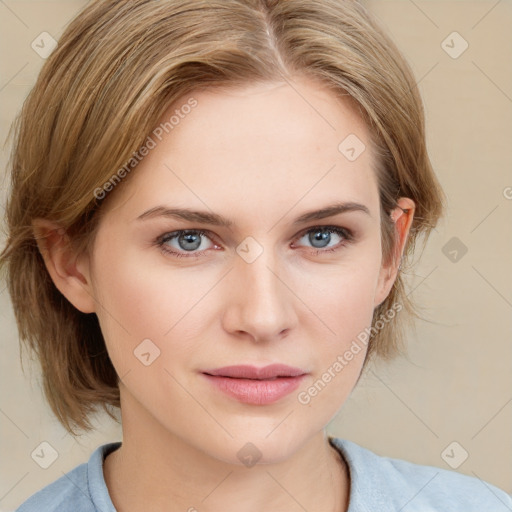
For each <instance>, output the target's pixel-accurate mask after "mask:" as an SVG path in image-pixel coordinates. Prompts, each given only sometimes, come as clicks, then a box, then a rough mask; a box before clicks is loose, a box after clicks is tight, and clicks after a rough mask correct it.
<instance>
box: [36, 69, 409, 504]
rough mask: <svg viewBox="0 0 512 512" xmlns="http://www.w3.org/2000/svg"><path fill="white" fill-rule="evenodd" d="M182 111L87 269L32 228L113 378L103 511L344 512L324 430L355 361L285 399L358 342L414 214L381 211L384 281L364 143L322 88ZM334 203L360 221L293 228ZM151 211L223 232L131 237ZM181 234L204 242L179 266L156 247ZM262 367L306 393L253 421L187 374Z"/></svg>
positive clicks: (342, 487)
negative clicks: (353, 149) (343, 145)
mask: <svg viewBox="0 0 512 512" xmlns="http://www.w3.org/2000/svg"><path fill="white" fill-rule="evenodd" d="M297 91H300V94H298V92H297ZM190 96H192V97H194V98H195V99H197V101H198V106H197V107H196V108H195V109H194V111H193V112H192V113H191V114H190V115H189V116H187V117H185V118H184V119H183V120H181V122H180V124H179V125H177V126H175V127H174V129H173V130H172V132H170V133H169V134H168V135H167V136H166V137H165V138H164V139H163V140H162V141H161V142H159V143H158V145H157V147H156V148H154V149H153V150H151V151H150V153H149V154H148V155H147V156H146V157H145V159H144V160H143V161H142V162H141V163H140V164H139V166H138V167H137V168H136V169H135V171H133V174H132V175H131V176H130V178H129V180H127V182H126V183H123V186H121V187H119V190H115V191H114V192H112V193H111V194H112V195H111V196H109V197H108V201H107V203H106V204H105V208H106V210H105V216H104V217H103V218H102V221H101V224H100V228H99V231H98V235H97V238H96V240H95V243H94V246H93V250H92V251H90V252H89V253H86V254H85V253H84V254H79V255H76V254H73V252H72V251H71V250H70V249H68V246H67V245H66V244H65V241H64V239H62V238H61V237H60V236H59V234H58V232H55V231H54V232H52V231H51V230H52V229H54V228H55V225H52V224H51V223H49V222H47V221H43V220H37V221H35V222H34V226H35V227H36V231H37V232H38V233H40V234H42V235H45V236H47V237H48V245H47V246H46V247H44V249H43V251H42V252H43V254H44V258H45V262H46V265H47V267H48V270H49V272H50V275H51V276H52V279H53V280H54V282H55V284H56V286H57V287H58V289H59V290H60V291H61V292H62V293H63V294H64V295H65V296H66V297H67V298H68V299H69V301H70V302H71V303H72V304H73V305H74V306H75V307H77V308H78V309H79V310H80V311H83V312H84V313H95V314H96V315H97V316H98V319H99V322H100V325H101V329H102V332H103V334H104V337H105V342H106V345H107V350H108V353H109V356H110V358H111V360H112V363H113V364H114V367H115V369H116V371H117V374H118V375H119V376H120V383H119V385H120V393H121V413H122V427H123V444H122V447H121V448H119V449H118V450H117V451H115V452H113V453H112V454H111V455H109V456H108V457H107V458H106V460H105V464H104V474H105V479H106V483H107V487H108V490H109V493H110V495H111V497H112V501H113V503H114V505H115V507H116V508H117V510H119V511H120V512H132V511H137V510H152V511H164V510H165V511H166V512H175V511H176V512H177V511H187V510H197V511H199V512H207V511H218V510H223V511H225V512H230V511H235V510H236V511H239V510H242V509H243V510H244V511H246V512H256V511H261V510H267V511H282V510H287V511H289V512H294V511H297V512H298V511H303V510H310V511H312V510H315V511H319V512H333V511H336V512H340V511H346V510H347V508H348V497H349V491H350V479H349V475H348V471H347V467H346V464H345V462H344V461H343V460H342V459H340V457H339V456H338V454H337V452H335V450H334V449H333V448H332V447H330V446H329V444H328V442H327V439H326V434H325V430H324V428H325V426H326V425H327V424H328V422H329V421H330V420H331V419H332V418H333V417H334V415H335V414H336V413H337V412H338V410H339V409H340V407H341V406H342V405H343V403H344V402H345V401H346V400H347V398H348V396H349V395H350V393H351V391H352V390H353V388H354V386H355V384H356V382H357V379H358V377H359V376H360V373H361V369H362V366H363V361H364V356H365V350H361V351H360V352H359V353H358V354H356V355H355V356H354V358H353V359H352V360H351V361H350V364H348V365H347V366H346V367H344V368H343V371H342V372H340V374H339V375H337V377H336V378H335V379H333V381H332V382H331V383H330V384H328V385H327V386H326V387H325V389H323V390H322V391H321V392H320V393H319V394H318V395H317V396H316V397H314V399H313V400H311V402H310V403H309V404H307V405H306V404H302V403H300V402H299V401H298V399H297V396H298V394H299V393H300V392H301V391H304V390H307V389H308V388H309V387H310V386H312V384H313V383H314V382H315V381H317V380H318V379H319V378H320V377H321V375H322V374H323V373H324V372H325V371H326V369H327V368H329V367H331V366H332V364H333V362H334V361H336V358H337V356H338V355H340V354H343V353H344V352H345V351H346V350H347V349H348V348H349V346H350V344H351V342H352V341H353V340H354V339H355V338H356V336H357V335H358V333H360V332H362V331H363V330H364V329H365V328H366V327H369V326H370V325H371V320H372V312H373V310H374V308H375V307H376V306H378V305H379V304H380V303H382V302H383V301H384V299H385V298H386V297H387V295H388V294H389V292H390V290H391V287H392V285H393V282H394V280H395V278H396V274H397V267H398V264H399V257H400V255H401V254H402V252H403V248H404V244H405V241H406V238H407V235H408V233H409V229H410V226H411V222H412V218H413V213H414V203H413V202H412V201H411V200H410V199H407V198H400V200H399V202H398V204H399V206H400V207H401V208H403V209H409V212H408V213H404V212H403V211H402V210H401V209H400V208H397V209H396V210H394V211H393V214H392V217H393V219H394V220H395V225H396V229H397V234H398V238H397V246H396V254H398V258H397V261H396V262H395V263H393V264H392V263H387V262H386V263H385V262H384V261H383V260H382V254H381V246H380V244H381V238H380V236H381V233H380V222H381V219H380V211H379V195H378V187H377V182H376V178H375V175H374V173H373V170H372V168H371V166H372V158H373V156H372V155H371V152H370V150H369V134H368V131H367V128H366V126H365V125H364V123H363V121H362V120H361V118H360V117H359V115H358V114H357V113H356V112H355V111H354V110H353V109H352V108H351V106H350V105H349V104H348V103H346V102H345V100H343V101H341V100H340V99H337V98H336V97H335V96H333V95H332V93H331V92H329V91H328V90H326V89H324V88H323V87H322V86H320V85H319V84H318V83H313V82H311V81H309V80H306V79H304V78H302V79H300V80H299V79H298V80H297V81H296V82H295V83H294V87H293V88H292V87H290V86H289V85H288V84H287V83H284V82H283V83H270V84H251V85H249V86H247V87H243V88H238V89H232V90H229V91H227V90H222V91H216V90H209V91H202V92H198V93H197V94H191V95H190ZM185 100H186V98H185ZM305 100H307V101H305ZM183 103H184V102H183V101H182V102H177V104H180V105H181V104H183ZM174 108H176V107H175V106H173V107H172V108H170V109H169V111H168V112H167V113H166V114H165V115H163V116H162V120H166V119H168V118H169V117H170V115H171V114H172V112H173V110H174ZM349 134H356V135H357V137H358V138H359V139H360V140H361V141H363V142H364V143H365V145H366V147H367V149H366V150H365V151H363V153H362V154H361V155H360V156H359V157H358V158H357V159H356V160H354V161H349V160H348V159H347V158H346V157H345V156H344V155H343V154H342V153H341V152H340V151H339V150H338V145H339V144H340V142H341V141H342V140H343V139H344V138H345V137H347V135H349ZM335 202H354V203H359V204H362V205H364V206H366V207H367V209H368V213H366V212H364V211H360V210H351V211H346V212H344V213H338V214H336V215H332V216H329V217H326V218H322V219H316V220H315V219H313V220H309V221H307V222H305V223H300V224H294V221H295V220H296V219H297V218H298V217H300V216H301V215H302V214H304V213H306V212H309V211H312V210H320V209H322V208H325V207H326V206H328V205H331V204H332V203H335ZM157 206H165V207H169V208H171V207H172V208H189V209H192V210H201V211H207V212H209V213H212V212H214V213H216V214H219V215H222V216H223V217H226V218H228V219H230V220H231V221H232V222H233V224H232V226H231V227H226V226H220V225H210V224H205V223H204V221H201V222H199V221H186V220H180V219H177V218H171V217H167V218H166V217H164V216H155V217H151V218H146V219H143V220H141V219H137V217H139V216H140V215H141V214H142V213H144V212H146V211H147V210H149V209H151V208H154V207H157ZM319 226H320V227H322V226H337V227H340V228H344V229H346V230H347V229H348V230H350V231H351V232H353V234H354V239H353V240H352V241H351V242H349V243H346V244H345V245H342V242H343V240H344V238H343V235H340V234H336V233H334V232H333V233H331V235H330V238H329V236H327V242H328V243H326V247H325V248H324V247H320V246H313V245H312V242H311V239H310V238H309V237H308V234H309V233H312V234H313V235H314V234H315V233H318V231H319V229H318V227H319ZM184 229H187V230H197V229H202V230H205V231H207V235H206V236H204V235H203V237H202V238H200V240H201V245H200V247H199V248H198V249H195V252H194V251H192V255H191V253H190V252H188V251H187V250H186V245H183V244H182V245H180V243H179V241H178V239H177V238H174V239H172V240H170V241H167V242H165V243H164V247H166V248H168V249H169V250H171V251H175V252H179V253H181V254H185V255H187V256H186V257H177V256H174V255H172V254H169V253H166V252H164V251H163V250H162V248H160V247H158V245H157V243H156V242H155V240H157V239H158V237H160V236H161V235H163V234H165V233H172V232H174V231H177V230H184ZM308 229H309V230H312V231H308ZM320 232H322V229H320ZM247 237H252V238H254V239H255V240H256V241H257V242H258V244H259V245H260V246H261V247H262V248H263V252H262V253H261V254H260V255H259V256H258V257H257V258H256V259H255V260H254V261H253V262H251V263H248V262H247V261H246V260H245V259H244V258H242V257H241V256H240V255H239V253H237V250H236V249H237V247H238V246H239V244H241V243H242V242H243V241H244V240H245V239H246V238H247ZM332 248H336V250H334V251H330V252H326V251H327V250H328V249H332ZM251 250H253V249H251ZM315 251H320V252H319V253H318V254H316V253H315ZM240 254H242V253H240ZM148 338H149V339H150V340H151V341H152V343H154V345H156V346H157V347H158V348H159V350H160V356H159V357H158V358H157V359H155V360H154V362H153V363H152V364H151V365H149V366H145V365H144V364H142V363H141V362H140V360H139V359H138V358H137V357H135V356H134V350H135V349H136V347H137V346H138V345H139V344H140V343H141V342H142V340H144V339H148ZM271 363H284V364H288V365H291V366H296V367H299V368H301V369H304V370H305V371H306V372H307V375H306V377H305V378H304V380H303V381H302V382H301V384H300V387H299V388H298V389H297V390H296V391H294V392H292V393H290V394H289V395H287V396H285V397H284V398H282V399H280V400H278V401H277V402H275V403H272V404H267V405H254V404H246V403H241V402H240V401H238V400H236V399H234V398H232V397H230V396H227V395H225V394H224V393H222V392H219V391H218V389H215V388H214V387H213V386H212V385H211V384H210V383H209V382H207V381H206V380H205V379H204V376H203V375H202V374H201V370H204V369H207V368H218V367H222V366H228V365H237V364H250V365H253V366H257V367H262V366H266V365H268V364H271ZM249 442H250V443H252V444H253V445H255V446H256V447H257V449H258V451H259V452H260V453H261V459H260V460H259V461H258V463H257V464H255V465H254V466H251V467H247V466H245V465H244V464H243V463H242V462H241V460H240V459H239V457H238V456H237V453H238V452H239V450H241V449H242V448H243V447H244V446H245V445H246V444H247V443H249Z"/></svg>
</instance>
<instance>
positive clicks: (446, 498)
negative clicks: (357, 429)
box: [16, 437, 512, 512]
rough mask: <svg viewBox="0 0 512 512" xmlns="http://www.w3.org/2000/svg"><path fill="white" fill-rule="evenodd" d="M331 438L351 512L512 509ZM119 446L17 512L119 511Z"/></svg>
mask: <svg viewBox="0 0 512 512" xmlns="http://www.w3.org/2000/svg"><path fill="white" fill-rule="evenodd" d="M330 439H331V442H332V444H333V445H334V446H335V447H336V448H337V449H338V450H339V451H340V453H341V454H342V456H343V457H344V459H345V460H346V461H347V464H348V468H349V471H350V501H349V508H348V512H399V511H400V512H511V511H512V496H510V495H509V494H507V493H506V492H505V491H502V490H501V489H498V488H497V487H495V486H493V485H491V484H488V483H487V482H484V481H482V480H479V479H478V478H475V477H471V476H467V475H463V474H461V473H457V472H456V471H452V470H448V469H440V468H437V467H433V466H422V465H419V464H413V463H411V462H406V461H404V460H400V459H392V458H389V457H382V456H380V455H377V454H376V453H373V452H372V451H370V450H367V449H366V448H363V447H362V446H359V445H357V444H355V443H353V442H351V441H347V440H345V439H339V438H335V437H330ZM119 446H121V442H119V441H118V442H115V443H108V444H104V445H102V446H99V447H98V448H97V449H96V450H95V451H94V452H93V453H92V455H91V457H90V459H89V462H87V463H83V464H80V465H79V466H77V467H75V468H74V469H73V470H71V471H69V472H68V473H66V474H65V475H63V476H62V477H60V478H59V479H58V480H56V481H55V482H53V483H51V484H49V485H47V486H46V487H44V488H43V489H41V490H40V491H38V492H36V493H35V494H34V495H32V496H31V497H30V498H29V499H28V500H26V501H25V502H24V503H23V504H22V505H21V506H20V507H19V508H18V509H17V510H16V512H116V509H115V508H114V505H113V504H112V500H111V499H110V496H109V493H108V489H107V486H106V484H105V479H104V477H103V460H104V458H105V457H106V456H107V455H108V454H109V453H110V452H111V451H113V450H115V449H117V448H118V447H119ZM311 512H315V511H311Z"/></svg>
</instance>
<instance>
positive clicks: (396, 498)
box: [330, 437, 512, 512]
mask: <svg viewBox="0 0 512 512" xmlns="http://www.w3.org/2000/svg"><path fill="white" fill-rule="evenodd" d="M330 440H331V443H332V444H333V445H334V446H335V447H336V448H338V450H339V451H340V452H341V454H342V455H343V457H344V459H345V460H346V462H347V464H348V467H349V470H350V479H351V489H350V508H349V512H360V511H361V512H363V511H364V512H366V511H367V510H374V509H375V510H379V511H380V512H385V511H388V510H389V511H394V510H402V511H403V512H409V511H413V510H414V511H418V510H421V511H422V512H429V511H438V510H450V511H451V512H476V511H478V512H510V511H511V510H512V497H511V496H510V495H509V494H507V493H506V492H505V491H503V490H501V489H499V488H497V487H495V486H493V485H491V484H489V483H487V482H484V481H483V480H480V479H479V478H475V477H471V476H468V475H463V474H461V473H458V472H456V471H451V470H448V469H442V468H438V467H433V466H423V465H420V464H414V463H412V462H408V461H405V460H401V459H393V458H390V457H383V456H380V455H377V454H376V453H374V452H372V451H370V450H368V449H366V448H363V447H362V446H359V445H357V444H356V443H353V442H351V441H347V440H345V439H340V438H335V437H330Z"/></svg>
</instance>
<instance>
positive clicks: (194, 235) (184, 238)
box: [156, 226, 354, 258]
mask: <svg viewBox="0 0 512 512" xmlns="http://www.w3.org/2000/svg"><path fill="white" fill-rule="evenodd" d="M333 235H334V236H333ZM353 238H354V237H353V234H352V232H351V231H349V230H348V229H345V228H340V227H338V226H315V227H313V228H309V229H308V230H307V231H305V232H303V233H302V234H301V235H299V238H298V239H297V238H296V240H299V241H300V240H303V239H305V240H306V243H307V244H311V248H312V249H313V252H314V253H315V254H323V253H328V252H333V251H337V250H340V249H342V248H343V247H344V246H345V245H347V244H348V243H350V242H351V241H352V240H353ZM207 241H210V244H208V242H207ZM333 242H334V244H333ZM156 244H157V245H158V246H159V247H160V248H161V249H162V251H164V252H166V253H168V254H170V255H172V256H176V257H178V258H182V257H195V258H197V257H199V256H206V255H207V252H208V249H213V248H215V249H219V248H220V246H219V245H217V244H216V243H215V242H213V241H212V236H211V235H210V234H209V233H208V232H207V231H203V230H201V229H184V230H179V231H173V232H172V233H165V234H164V235H162V236H160V237H159V238H158V239H157V240H156Z"/></svg>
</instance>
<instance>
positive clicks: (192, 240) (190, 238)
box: [158, 229, 211, 257]
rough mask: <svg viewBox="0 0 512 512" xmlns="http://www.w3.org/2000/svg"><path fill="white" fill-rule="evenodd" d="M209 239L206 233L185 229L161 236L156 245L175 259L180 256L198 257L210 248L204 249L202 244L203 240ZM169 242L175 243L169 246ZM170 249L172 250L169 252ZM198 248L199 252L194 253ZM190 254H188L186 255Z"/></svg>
mask: <svg viewBox="0 0 512 512" xmlns="http://www.w3.org/2000/svg"><path fill="white" fill-rule="evenodd" d="M205 238H207V239H209V237H208V235H207V233H206V231H202V230H198V229H187V230H181V231H174V232H172V233H167V234H165V235H163V236H161V237H160V238H159V240H158V245H159V246H160V247H161V248H162V250H163V251H165V252H168V253H170V254H173V255H174V256H177V257H182V256H185V257H186V256H199V255H201V254H204V251H205V250H206V249H209V248H211V247H205V246H204V244H203V241H204V239H205ZM170 242H175V243H174V245H171V244H170ZM170 247H172V248H173V249H174V250H171V249H170ZM199 248H201V251H199V252H196V251H197V250H198V249H199ZM187 253H190V254H187Z"/></svg>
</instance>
